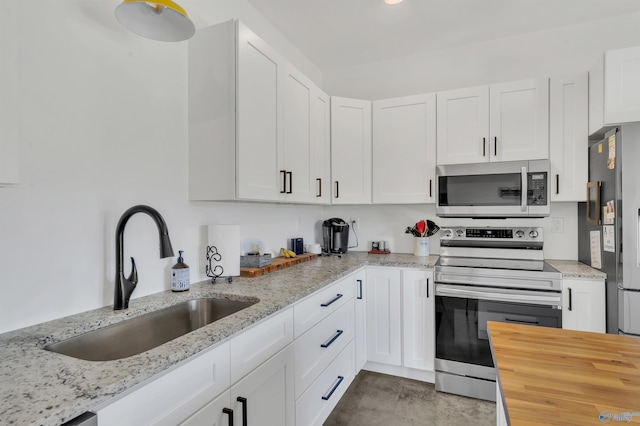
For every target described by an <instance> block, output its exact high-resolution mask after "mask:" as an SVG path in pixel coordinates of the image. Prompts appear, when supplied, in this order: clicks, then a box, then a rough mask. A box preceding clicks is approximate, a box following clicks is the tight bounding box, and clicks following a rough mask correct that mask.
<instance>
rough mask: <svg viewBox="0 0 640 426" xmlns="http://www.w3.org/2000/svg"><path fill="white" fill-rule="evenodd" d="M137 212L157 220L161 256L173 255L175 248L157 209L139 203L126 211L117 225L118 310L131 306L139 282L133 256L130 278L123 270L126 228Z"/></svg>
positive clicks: (115, 294)
mask: <svg viewBox="0 0 640 426" xmlns="http://www.w3.org/2000/svg"><path fill="white" fill-rule="evenodd" d="M136 213H146V214H148V215H149V216H151V218H152V219H153V220H154V221H155V223H156V226H157V227H158V237H159V239H160V257H161V258H164V257H171V256H173V248H172V247H171V240H170V239H169V231H168V229H167V224H166V223H165V221H164V219H163V218H162V216H161V215H160V213H158V211H157V210H156V209H154V208H151V207H149V206H144V205H138V206H133V207H131V208H130V209H128V210H127V211H125V212H124V213H123V214H122V216H121V217H120V220H119V221H118V225H117V226H116V283H115V288H114V292H113V309H114V310H116V311H118V310H121V309H127V308H128V307H129V299H131V294H133V290H135V288H136V285H137V284H138V270H137V269H136V263H135V261H134V260H133V257H132V258H131V274H130V275H129V277H128V278H125V277H124V271H123V263H124V259H123V252H124V250H123V246H124V228H125V226H126V225H127V222H128V221H129V219H130V218H131V216H133V215H134V214H136Z"/></svg>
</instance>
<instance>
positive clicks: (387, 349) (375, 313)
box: [366, 268, 402, 366]
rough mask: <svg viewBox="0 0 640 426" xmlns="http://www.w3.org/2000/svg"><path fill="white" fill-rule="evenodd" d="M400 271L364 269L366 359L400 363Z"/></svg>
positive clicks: (394, 363) (393, 363)
mask: <svg viewBox="0 0 640 426" xmlns="http://www.w3.org/2000/svg"><path fill="white" fill-rule="evenodd" d="M400 290H401V289H400V270H398V269H377V268H373V269H367V307H366V309H367V359H368V360H369V361H372V362H380V363H383V364H389V365H398V366H399V365H400V364H401V362H402V347H401V342H402V336H401V333H402V325H401V311H400V303H401V302H400Z"/></svg>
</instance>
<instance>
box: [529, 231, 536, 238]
mask: <svg viewBox="0 0 640 426" xmlns="http://www.w3.org/2000/svg"><path fill="white" fill-rule="evenodd" d="M529 236H530V237H531V238H538V231H536V230H535V229H534V230H533V231H531V232H529Z"/></svg>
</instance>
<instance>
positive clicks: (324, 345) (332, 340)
mask: <svg viewBox="0 0 640 426" xmlns="http://www.w3.org/2000/svg"><path fill="white" fill-rule="evenodd" d="M342 333H344V330H336V334H334V335H333V336H331V339H329V340H328V341H327V342H326V343H323V344H321V345H320V347H321V348H328V347H329V346H331V344H332V343H333V342H335V341H336V339H337V338H338V337H340V336H342Z"/></svg>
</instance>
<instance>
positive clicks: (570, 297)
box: [569, 287, 573, 311]
mask: <svg viewBox="0 0 640 426" xmlns="http://www.w3.org/2000/svg"><path fill="white" fill-rule="evenodd" d="M572 293H573V292H572V291H571V287H569V310H570V311H572V310H573V294H572Z"/></svg>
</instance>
